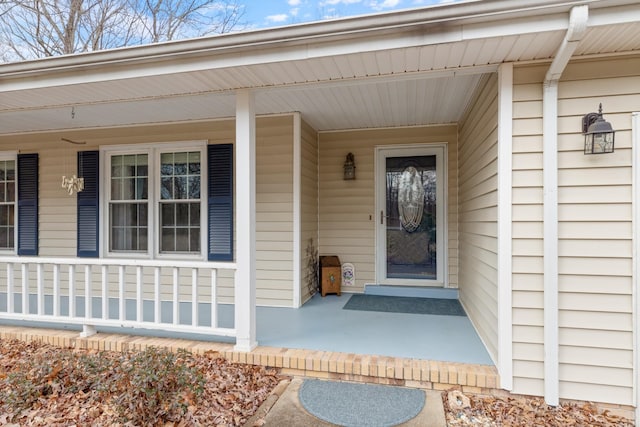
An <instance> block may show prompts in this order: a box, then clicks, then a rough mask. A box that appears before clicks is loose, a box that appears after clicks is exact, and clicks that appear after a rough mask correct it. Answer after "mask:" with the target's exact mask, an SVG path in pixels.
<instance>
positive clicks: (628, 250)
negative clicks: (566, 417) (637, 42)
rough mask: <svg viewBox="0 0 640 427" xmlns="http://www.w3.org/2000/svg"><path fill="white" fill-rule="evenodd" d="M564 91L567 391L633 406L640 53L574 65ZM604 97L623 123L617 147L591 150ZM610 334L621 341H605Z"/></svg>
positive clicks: (562, 294)
mask: <svg viewBox="0 0 640 427" xmlns="http://www.w3.org/2000/svg"><path fill="white" fill-rule="evenodd" d="M558 98H559V99H558V116H559V117H558V130H559V136H558V168H559V184H558V203H559V208H558V217H559V230H558V232H559V248H558V253H559V260H558V270H559V281H558V287H559V296H558V304H559V323H560V324H559V327H560V354H559V357H560V395H561V397H563V398H570V399H580V400H596V401H601V402H612V403H618V404H625V405H632V404H633V403H634V401H633V332H632V331H633V298H632V289H633V282H632V252H633V250H632V237H633V236H632V197H633V195H632V180H631V163H632V160H631V159H632V150H631V113H632V112H634V111H640V57H634V58H616V59H610V58H609V59H606V60H604V59H603V60H598V61H590V62H586V61H585V62H576V63H571V64H569V66H568V67H567V69H566V71H565V73H564V74H563V76H562V81H561V83H560V86H559V88H558ZM599 103H602V106H603V110H604V117H605V119H606V120H607V121H609V122H610V123H611V124H612V125H613V127H614V129H615V130H616V135H615V138H616V141H615V152H614V153H612V154H605V155H596V156H585V155H584V154H583V143H584V137H583V136H582V134H581V129H580V124H581V118H582V115H584V114H586V113H589V112H591V111H597V109H598V104H599ZM577 331H581V332H582V333H581V334H579V335H578V334H577ZM606 334H614V335H616V336H618V338H619V340H618V341H617V342H616V343H615V344H613V345H612V344H606V343H603V335H606Z"/></svg>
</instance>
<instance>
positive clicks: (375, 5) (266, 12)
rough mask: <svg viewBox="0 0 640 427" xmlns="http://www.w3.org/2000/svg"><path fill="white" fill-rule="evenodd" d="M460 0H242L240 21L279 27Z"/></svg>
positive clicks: (250, 25)
mask: <svg viewBox="0 0 640 427" xmlns="http://www.w3.org/2000/svg"><path fill="white" fill-rule="evenodd" d="M456 1H459V0H244V1H239V3H240V4H244V7H245V15H244V17H243V21H245V22H246V23H247V24H248V27H249V28H267V27H278V26H282V25H290V24H298V23H302V22H310V21H319V20H324V19H332V18H342V17H347V16H355V15H365V14H371V13H379V12H388V11H393V10H402V9H412V8H416V7H421V6H432V5H438V4H443V3H454V2H456Z"/></svg>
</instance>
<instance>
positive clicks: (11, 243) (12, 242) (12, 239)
mask: <svg viewBox="0 0 640 427" xmlns="http://www.w3.org/2000/svg"><path fill="white" fill-rule="evenodd" d="M12 223H13V222H12ZM7 232H8V233H9V244H8V245H7V248H9V249H13V248H14V247H15V235H16V234H15V233H16V229H15V227H8V228H7Z"/></svg>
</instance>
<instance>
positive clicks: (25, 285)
mask: <svg viewBox="0 0 640 427" xmlns="http://www.w3.org/2000/svg"><path fill="white" fill-rule="evenodd" d="M20 267H21V273H22V314H29V265H28V264H22V265H21V266H20Z"/></svg>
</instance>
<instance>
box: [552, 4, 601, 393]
mask: <svg viewBox="0 0 640 427" xmlns="http://www.w3.org/2000/svg"><path fill="white" fill-rule="evenodd" d="M588 19H589V7H588V6H587V5H581V6H574V7H573V8H571V12H570V15H569V28H568V29H567V33H566V35H565V37H564V40H563V41H562V43H561V44H560V47H559V48H558V51H557V52H556V55H555V58H554V59H553V62H552V63H551V66H549V69H548V70H547V74H546V76H545V80H544V84H543V92H542V139H543V182H544V184H543V202H544V209H543V220H544V231H543V233H544V398H545V401H546V403H547V404H548V405H552V406H557V405H558V404H559V401H560V397H559V395H560V376H559V373H560V367H559V357H558V353H559V338H558V329H559V326H558V81H559V80H560V77H561V76H562V72H563V71H564V69H565V68H566V66H567V63H568V62H569V60H570V59H571V56H572V55H573V52H575V50H576V48H577V47H578V44H579V43H580V40H581V39H582V37H583V36H584V34H585V32H586V29H587V21H588Z"/></svg>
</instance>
